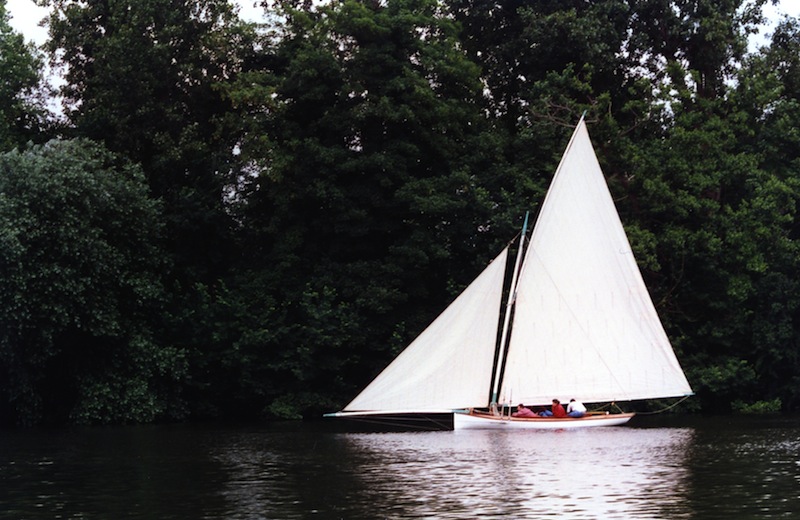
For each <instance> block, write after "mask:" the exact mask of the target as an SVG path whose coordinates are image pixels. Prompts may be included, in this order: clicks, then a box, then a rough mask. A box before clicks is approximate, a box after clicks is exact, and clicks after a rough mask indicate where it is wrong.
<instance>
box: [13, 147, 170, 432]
mask: <svg viewBox="0 0 800 520" xmlns="http://www.w3.org/2000/svg"><path fill="white" fill-rule="evenodd" d="M162 232H163V229H162V226H161V207H160V205H159V204H158V203H156V202H155V201H154V200H153V199H151V198H150V197H149V196H148V190H147V187H146V184H145V181H144V177H143V175H142V172H141V170H140V169H139V168H138V167H135V166H133V165H131V164H130V163H129V162H127V161H125V160H124V159H121V158H119V157H118V156H115V155H114V154H112V153H110V152H108V151H107V150H105V149H104V148H103V147H101V146H99V145H97V144H94V143H91V142H89V141H85V140H74V141H50V142H48V143H47V144H45V145H40V146H35V147H33V148H31V149H30V150H28V151H26V152H18V151H13V152H8V153H5V154H3V155H0V374H2V375H0V394H2V397H3V403H2V405H0V422H1V423H4V424H9V423H12V422H17V423H23V424H32V423H37V422H39V421H42V420H47V421H48V422H64V421H68V420H69V421H75V422H131V421H151V420H153V419H155V418H158V417H168V416H175V414H180V413H181V410H180V399H179V397H178V396H179V389H180V384H179V383H180V380H181V378H182V377H183V375H184V373H185V366H184V359H183V355H182V353H181V352H180V351H179V350H177V349H174V348H171V347H164V346H161V345H159V344H158V343H157V342H156V340H155V338H154V332H155V331H156V330H158V328H159V326H160V322H159V321H160V319H161V314H162V312H163V308H164V303H165V295H164V288H163V284H162V279H161V275H162V273H163V271H164V268H165V267H166V266H167V264H166V259H165V254H164V251H163V249H162V239H163V237H162Z"/></svg>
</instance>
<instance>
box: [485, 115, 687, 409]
mask: <svg viewBox="0 0 800 520" xmlns="http://www.w3.org/2000/svg"><path fill="white" fill-rule="evenodd" d="M502 388H503V390H502V391H501V393H504V394H505V395H510V396H513V399H514V401H515V402H524V403H531V404H544V403H549V402H550V400H551V399H552V398H559V399H568V398H571V397H575V398H577V399H579V400H582V401H587V402H598V401H612V400H633V399H647V398H658V397H675V396H682V395H690V394H691V388H690V387H689V384H688V382H687V380H686V377H685V376H684V374H683V371H682V370H681V367H680V365H679V364H678V361H677V359H676V357H675V354H674V352H673V350H672V347H671V345H670V343H669V340H668V338H667V335H666V333H665V332H664V329H663V327H662V325H661V321H660V320H659V318H658V315H657V313H656V310H655V307H654V305H653V302H652V300H651V299H650V296H649V294H648V292H647V288H646V287H645V285H644V282H643V280H642V277H641V273H640V272H639V269H638V267H637V265H636V260H635V259H634V257H633V254H632V252H631V247H630V244H629V243H628V239H627V237H626V235H625V231H624V230H623V227H622V223H621V222H620V219H619V216H618V214H617V211H616V208H615V207H614V202H613V200H612V198H611V194H610V193H609V191H608V187H607V185H606V183H605V179H604V177H603V173H602V171H601V169H600V165H599V163H598V162H597V158H596V156H595V154H594V149H593V148H592V144H591V141H590V139H589V134H588V132H587V130H586V125H585V123H584V122H583V120H581V122H580V123H579V124H578V127H577V128H576V129H575V132H574V134H573V136H572V139H571V140H570V143H569V145H568V147H567V150H566V152H565V154H564V157H563V158H562V160H561V164H560V165H559V167H558V169H557V170H556V174H555V177H554V178H553V182H552V185H551V187H550V190H549V192H548V194H547V196H546V198H545V201H544V203H543V205H542V208H541V211H540V214H539V217H538V220H537V223H536V225H535V227H534V231H533V235H532V238H531V242H530V245H529V248H528V251H527V253H526V259H525V263H524V266H523V271H522V273H521V276H520V281H519V285H518V288H517V300H516V309H515V314H514V324H513V328H512V335H511V339H510V344H509V347H508V357H507V363H506V368H505V375H504V378H503V387H502Z"/></svg>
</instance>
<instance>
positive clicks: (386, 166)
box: [0, 0, 800, 423]
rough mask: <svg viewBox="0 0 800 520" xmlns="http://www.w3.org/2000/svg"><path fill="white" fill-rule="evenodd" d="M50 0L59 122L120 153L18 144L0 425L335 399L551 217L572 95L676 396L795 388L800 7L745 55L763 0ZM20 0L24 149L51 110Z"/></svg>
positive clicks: (9, 91) (715, 401)
mask: <svg viewBox="0 0 800 520" xmlns="http://www.w3.org/2000/svg"><path fill="white" fill-rule="evenodd" d="M40 3H41V4H44V5H47V6H49V7H51V8H52V16H51V17H50V40H49V41H48V43H47V45H46V48H47V50H48V52H49V53H50V56H51V58H52V59H54V61H55V62H56V63H57V64H62V65H65V66H66V68H65V80H66V82H65V84H64V86H63V88H62V91H61V93H62V94H63V95H64V100H65V102H66V104H65V114H66V116H67V119H68V124H69V128H68V129H66V132H67V133H70V134H72V135H76V136H81V137H84V138H89V139H92V140H93V141H95V142H102V143H103V144H104V147H103V146H98V145H96V144H92V143H91V142H88V141H85V140H76V141H53V142H51V143H48V144H47V145H45V146H40V147H34V148H33V149H31V150H29V151H20V152H14V153H7V154H5V155H2V156H0V369H2V374H0V392H2V396H3V398H4V399H5V401H4V403H3V404H0V421H2V422H4V423H7V422H11V421H17V422H23V423H30V422H36V421H38V420H42V419H44V420H48V421H53V422H59V421H72V422H82V423H98V422H99V423H102V422H147V421H154V420H161V419H170V418H180V417H185V416H187V415H189V416H193V417H219V416H224V415H238V416H244V417H256V416H267V417H281V418H297V417H300V416H302V415H307V416H317V415H319V413H320V412H322V411H329V410H330V409H333V408H335V407H336V406H339V405H341V404H342V402H343V401H344V400H346V399H348V398H350V397H352V396H353V395H354V393H355V392H356V391H357V390H358V388H359V387H361V386H362V385H363V384H365V383H366V382H367V381H369V380H370V378H371V377H373V376H374V375H375V374H376V373H377V372H378V371H379V370H380V369H381V368H383V367H384V366H385V365H386V363H388V362H389V360H390V359H391V358H392V357H393V356H394V355H396V354H397V352H398V351H400V350H401V349H402V348H403V346H404V345H405V344H407V342H408V341H409V340H410V339H411V338H413V337H414V336H415V335H416V334H417V333H418V332H419V331H420V330H422V329H423V328H424V326H425V325H427V323H429V322H430V320H431V319H432V317H433V316H435V314H436V313H437V312H439V311H440V310H441V309H442V308H443V307H444V306H445V305H446V303H447V302H448V301H450V300H451V299H452V297H453V295H454V294H455V293H456V292H458V291H459V290H460V289H461V288H462V287H464V285H465V284H466V283H467V282H468V281H469V280H470V279H471V278H472V277H473V276H474V275H475V274H476V273H477V272H478V271H479V270H480V268H481V267H482V266H483V265H485V263H486V261H487V260H488V259H489V258H491V257H492V256H493V254H494V253H495V252H496V251H497V249H498V247H500V246H502V245H503V244H504V243H505V242H506V241H507V240H508V238H509V237H510V236H513V234H514V233H515V232H516V230H517V229H518V227H519V223H520V220H521V218H522V215H524V212H525V211H526V210H533V212H534V215H535V210H536V206H537V204H538V203H539V201H540V200H541V198H542V196H543V194H544V192H545V190H546V187H547V185H548V184H549V182H550V179H551V177H552V172H553V171H554V170H555V168H556V165H557V162H558V160H559V157H560V156H561V153H562V152H563V149H564V145H565V143H566V140H567V139H568V137H569V134H570V132H571V130H572V128H573V127H574V124H575V123H576V121H577V120H578V118H579V117H580V115H581V114H582V113H584V112H585V113H586V118H587V121H588V122H589V126H590V131H591V134H592V138H593V141H594V145H595V148H596V149H597V152H598V157H599V159H600V162H601V164H602V166H603V169H604V172H605V173H606V175H607V180H608V182H609V185H610V188H611V191H612V194H613V196H614V198H615V201H616V204H617V206H618V208H619V210H620V213H621V216H622V220H623V222H624V223H625V227H626V229H627V232H628V235H629V237H630V240H631V243H632V247H633V250H634V252H635V254H636V257H637V259H638V261H639V264H640V266H641V267H642V270H643V275H644V278H645V281H646V283H647V285H648V287H649V288H650V290H651V292H652V293H653V296H654V300H655V301H656V305H657V306H658V309H659V312H660V314H661V316H662V319H663V321H664V323H665V327H666V329H667V331H668V334H669V336H670V337H671V338H672V340H673V344H674V346H675V349H676V351H677V353H678V356H679V359H680V360H681V362H682V364H683V366H684V367H685V368H686V371H687V374H688V376H689V379H690V383H691V384H692V386H693V388H694V390H695V391H696V393H697V397H696V398H695V399H693V400H690V401H688V402H687V403H686V404H685V405H684V406H685V408H684V409H703V410H729V409H733V410H737V411H742V412H751V411H757V410H762V409H763V410H771V409H777V408H781V407H783V408H784V409H786V410H796V409H798V406H800V341H798V339H799V338H800V324H799V323H798V318H800V281H798V280H797V276H796V273H797V272H798V270H800V251H798V237H800V226H799V225H798V223H797V220H798V217H797V210H798V202H799V201H798V195H800V180H798V179H800V175H798V173H800V132H798V131H797V128H800V59H799V58H798V56H800V25H798V21H797V20H796V19H792V18H786V19H784V20H783V21H782V22H781V23H780V24H779V25H778V26H777V27H776V28H775V30H774V34H773V37H772V41H771V43H770V44H769V45H768V46H765V47H764V48H763V49H760V50H759V51H758V52H757V53H754V54H751V55H747V54H745V49H746V47H745V43H746V37H747V36H748V35H749V34H751V33H752V31H753V30H754V29H755V27H756V24H757V23H759V22H760V20H761V6H762V5H763V3H764V1H763V0H757V1H755V2H748V3H745V2H743V1H741V0H730V1H724V2H712V1H710V0H702V1H693V2H686V1H674V0H635V1H624V0H602V1H600V0H592V1H564V0H558V1H549V0H548V1H540V2H519V1H517V0H496V1H487V0H388V1H384V2H367V1H358V0H342V1H338V2H330V3H314V2H302V1H294V0H290V1H281V2H277V3H274V4H270V5H271V6H272V7H268V8H267V14H268V19H269V20H270V21H271V22H270V24H268V25H265V26H260V27H256V26H253V25H249V24H244V23H241V22H239V21H238V20H237V19H236V17H235V12H234V10H233V9H232V7H231V6H230V5H229V4H228V2H226V1H223V0H202V1H199V2H183V1H176V0H147V1H140V2H130V1H129V2H124V1H123V2H105V1H101V0H88V1H81V2H78V1H74V0H41V2H40ZM3 6H4V4H3ZM3 6H0V72H2V74H0V77H2V78H3V82H2V85H0V151H8V150H12V149H13V148H15V147H16V148H20V147H22V146H24V145H25V143H27V142H28V141H33V142H42V141H44V140H45V138H46V132H44V131H43V128H44V124H45V123H44V116H43V113H44V112H43V111H42V110H41V106H42V105H41V104H40V102H39V101H38V100H37V98H36V95H37V94H36V93H37V89H38V88H39V87H38V85H39V81H40V80H39V78H40V77H41V67H42V63H41V59H40V58H39V57H38V55H37V53H36V51H35V50H34V49H32V48H31V47H30V46H29V45H26V44H24V42H23V40H22V38H21V37H20V36H19V35H17V34H15V33H14V32H13V31H11V30H10V28H9V27H8V19H7V16H6V13H5V11H4V7H3ZM107 150H111V152H113V153H110V152H108V151H107ZM134 165H137V166H134ZM156 199H158V201H159V202H156Z"/></svg>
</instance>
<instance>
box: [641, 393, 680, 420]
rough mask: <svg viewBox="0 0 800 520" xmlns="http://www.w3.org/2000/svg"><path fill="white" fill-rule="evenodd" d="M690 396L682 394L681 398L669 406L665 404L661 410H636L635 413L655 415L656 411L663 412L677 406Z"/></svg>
mask: <svg viewBox="0 0 800 520" xmlns="http://www.w3.org/2000/svg"><path fill="white" fill-rule="evenodd" d="M690 397H692V396H691V395H685V396H683V399H681V400H680V401H678V402H676V403H673V404H671V405H670V406H667V407H666V408H662V409H661V410H656V411H655V412H636V415H655V414H658V413H664V412H666V411H667V410H671V409H673V408H675V407H676V406H678V405H679V404H681V403H682V402H684V401H685V400H687V399H689V398H690Z"/></svg>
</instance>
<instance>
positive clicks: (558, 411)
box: [540, 399, 567, 417]
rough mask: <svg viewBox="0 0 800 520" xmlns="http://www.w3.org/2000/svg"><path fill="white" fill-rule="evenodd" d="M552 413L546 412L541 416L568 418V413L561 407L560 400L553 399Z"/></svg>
mask: <svg viewBox="0 0 800 520" xmlns="http://www.w3.org/2000/svg"><path fill="white" fill-rule="evenodd" d="M551 408H552V411H550V410H545V411H544V412H542V413H541V414H540V415H541V416H542V417H566V416H567V412H566V410H564V407H563V406H561V401H559V400H558V399H553V406H552V407H551Z"/></svg>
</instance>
